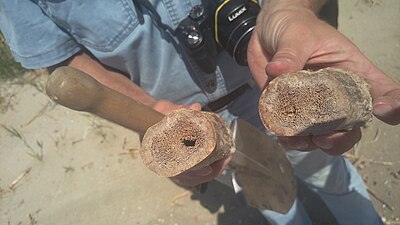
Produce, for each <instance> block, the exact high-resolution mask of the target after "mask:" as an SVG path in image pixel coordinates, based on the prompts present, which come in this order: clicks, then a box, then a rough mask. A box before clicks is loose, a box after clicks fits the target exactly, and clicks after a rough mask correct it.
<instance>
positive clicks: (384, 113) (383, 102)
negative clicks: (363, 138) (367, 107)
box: [373, 89, 400, 125]
mask: <svg viewBox="0 0 400 225" xmlns="http://www.w3.org/2000/svg"><path fill="white" fill-rule="evenodd" d="M373 108H374V111H373V112H374V115H375V116H376V117H377V118H378V119H380V120H382V121H383V122H385V123H388V124H391V125H397V124H400V89H396V90H393V91H391V92H389V93H387V94H386V95H385V96H381V97H378V98H376V99H375V100H374V106H373Z"/></svg>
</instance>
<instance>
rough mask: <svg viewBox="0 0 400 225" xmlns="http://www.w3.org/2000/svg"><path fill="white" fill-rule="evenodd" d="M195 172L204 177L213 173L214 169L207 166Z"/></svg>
mask: <svg viewBox="0 0 400 225" xmlns="http://www.w3.org/2000/svg"><path fill="white" fill-rule="evenodd" d="M194 172H195V174H196V175H198V176H202V177H204V176H207V175H209V174H211V173H212V168H211V166H206V167H203V168H200V169H198V170H195V171H194Z"/></svg>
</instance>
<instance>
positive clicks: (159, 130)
mask: <svg viewBox="0 0 400 225" xmlns="http://www.w3.org/2000/svg"><path fill="white" fill-rule="evenodd" d="M233 152H234V144H233V141H232V134H231V130H230V129H229V127H228V126H227V124H226V123H225V121H224V120H222V118H220V117H219V116H218V115H217V114H215V113H209V112H200V111H194V110H188V109H178V110H175V111H173V112H172V113H171V114H169V115H168V116H166V117H164V118H163V120H161V121H160V122H159V123H157V124H155V125H153V126H151V127H150V128H149V129H148V130H147V131H146V133H145V135H144V137H143V140H142V147H141V150H140V154H141V157H142V159H143V162H144V164H145V165H146V166H147V167H148V168H149V169H150V170H152V171H153V172H155V173H156V174H157V175H159V176H165V177H172V176H175V175H177V174H179V173H182V172H184V171H186V170H188V169H191V168H201V167H203V166H207V165H210V164H211V163H213V162H215V161H216V160H219V159H222V158H224V157H225V156H228V155H231V154H233Z"/></svg>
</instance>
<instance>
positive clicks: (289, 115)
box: [259, 68, 372, 136]
mask: <svg viewBox="0 0 400 225" xmlns="http://www.w3.org/2000/svg"><path fill="white" fill-rule="evenodd" d="M259 111H260V117H261V120H262V122H263V124H264V126H265V127H266V128H267V129H269V130H270V131H271V132H272V133H274V134H276V135H278V136H304V135H317V134H325V133H328V132H330V131H334V130H348V129H352V128H354V127H358V126H362V125H364V124H365V123H366V122H367V121H369V120H370V119H371V118H372V98H371V95H370V93H369V86H368V84H367V83H366V82H365V80H364V79H362V78H361V77H360V76H358V75H356V74H354V73H353V72H350V71H345V70H341V69H337V68H325V69H322V70H318V71H315V72H312V71H305V70H302V71H298V72H295V73H288V74H283V75H280V76H278V77H277V78H275V79H274V80H272V81H271V82H270V83H269V85H268V86H267V87H266V89H265V90H264V91H263V93H262V95H261V97H260V102H259Z"/></svg>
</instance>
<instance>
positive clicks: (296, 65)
mask: <svg viewBox="0 0 400 225" xmlns="http://www.w3.org/2000/svg"><path fill="white" fill-rule="evenodd" d="M308 58H309V55H308V54H307V53H306V52H304V50H301V49H296V48H290V47H282V48H280V49H278V51H277V52H276V53H275V54H274V56H273V58H272V60H271V62H270V63H268V65H267V67H266V72H267V74H268V75H270V76H273V77H276V76H278V75H281V74H283V73H289V72H296V71H299V70H302V69H303V68H304V65H305V64H306V62H307V60H308Z"/></svg>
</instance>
